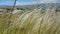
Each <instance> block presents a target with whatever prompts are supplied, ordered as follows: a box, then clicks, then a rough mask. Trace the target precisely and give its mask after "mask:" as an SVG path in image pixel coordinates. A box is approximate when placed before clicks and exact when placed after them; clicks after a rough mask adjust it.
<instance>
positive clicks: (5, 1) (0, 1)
mask: <svg viewBox="0 0 60 34" xmlns="http://www.w3.org/2000/svg"><path fill="white" fill-rule="evenodd" d="M13 3H14V0H0V5H13ZM36 3H37V0H17V1H16V5H30V4H36ZM38 3H60V0H39V1H38Z"/></svg>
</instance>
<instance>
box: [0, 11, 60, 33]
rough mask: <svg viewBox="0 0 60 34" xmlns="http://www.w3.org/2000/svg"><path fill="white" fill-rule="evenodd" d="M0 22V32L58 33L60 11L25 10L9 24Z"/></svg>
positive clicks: (59, 31) (59, 30) (59, 28)
mask: <svg viewBox="0 0 60 34" xmlns="http://www.w3.org/2000/svg"><path fill="white" fill-rule="evenodd" d="M6 20H7V19H6ZM0 24H1V25H0V34H60V12H45V13H41V12H37V13H36V12H29V13H28V12H25V13H23V14H22V15H20V16H19V17H17V18H16V19H14V20H13V22H12V23H10V24H9V25H7V22H5V24H4V23H2V22H1V23H0ZM7 26H9V27H7Z"/></svg>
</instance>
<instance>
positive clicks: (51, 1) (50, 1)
mask: <svg viewBox="0 0 60 34" xmlns="http://www.w3.org/2000/svg"><path fill="white" fill-rule="evenodd" d="M39 3H57V0H40V2H39Z"/></svg>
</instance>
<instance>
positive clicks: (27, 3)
mask: <svg viewBox="0 0 60 34" xmlns="http://www.w3.org/2000/svg"><path fill="white" fill-rule="evenodd" d="M30 4H36V1H34V2H23V3H22V2H19V1H17V2H16V5H30Z"/></svg>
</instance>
